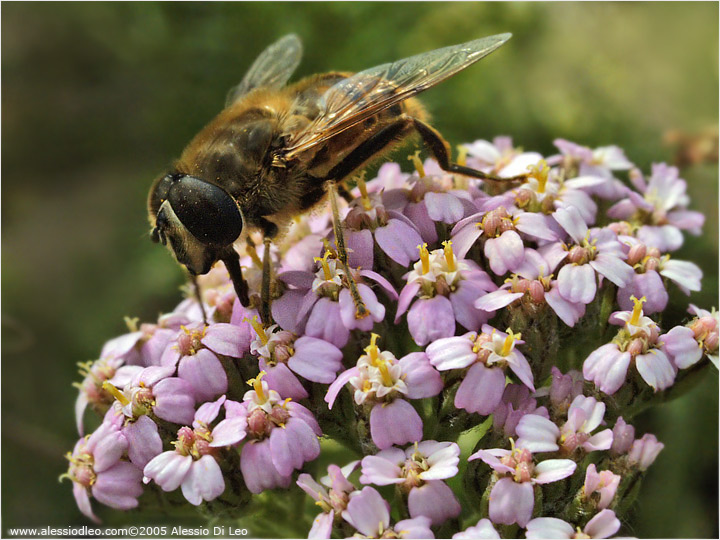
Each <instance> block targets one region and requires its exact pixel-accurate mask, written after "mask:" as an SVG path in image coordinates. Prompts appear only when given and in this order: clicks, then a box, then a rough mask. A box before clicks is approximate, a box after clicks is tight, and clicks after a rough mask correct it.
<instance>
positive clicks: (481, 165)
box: [462, 137, 542, 177]
mask: <svg viewBox="0 0 720 540" xmlns="http://www.w3.org/2000/svg"><path fill="white" fill-rule="evenodd" d="M462 147H463V148H464V149H465V150H466V151H467V164H468V166H469V167H474V168H476V169H478V170H480V171H482V172H485V173H490V174H494V175H496V176H501V177H510V176H517V175H519V174H523V173H525V172H527V168H528V166H529V165H534V164H536V163H538V162H539V161H540V160H541V159H542V156H541V155H540V154H538V153H537V152H522V151H521V150H520V149H518V148H515V147H513V143H512V138H511V137H495V138H494V139H493V140H492V143H491V142H488V141H486V140H483V139H480V140H477V141H475V142H472V143H465V144H463V145H462Z"/></svg>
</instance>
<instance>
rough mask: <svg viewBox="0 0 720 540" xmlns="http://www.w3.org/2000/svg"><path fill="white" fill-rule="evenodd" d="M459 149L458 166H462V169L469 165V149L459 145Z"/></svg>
mask: <svg viewBox="0 0 720 540" xmlns="http://www.w3.org/2000/svg"><path fill="white" fill-rule="evenodd" d="M457 149H458V157H457V164H458V165H461V166H462V167H465V166H466V165H467V155H468V149H467V147H466V146H463V145H459V146H458V147H457Z"/></svg>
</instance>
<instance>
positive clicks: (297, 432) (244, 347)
mask: <svg viewBox="0 0 720 540" xmlns="http://www.w3.org/2000/svg"><path fill="white" fill-rule="evenodd" d="M556 146H557V148H558V151H559V153H558V154H557V155H554V156H547V157H543V156H542V155H540V154H538V153H536V152H524V151H522V150H520V149H518V148H516V147H514V146H513V144H512V141H511V139H510V138H508V137H498V138H496V139H494V140H493V141H482V140H481V141H475V142H473V143H471V144H466V145H464V146H463V147H461V152H460V156H459V160H458V161H459V162H460V163H461V164H465V165H467V166H468V167H474V168H476V169H479V170H481V171H484V172H486V173H490V174H494V175H496V176H499V177H501V178H502V177H506V178H510V177H513V180H512V181H510V182H500V181H482V180H479V179H474V178H469V177H466V176H460V175H454V174H449V173H447V172H445V171H443V170H441V169H440V167H439V166H438V164H437V163H435V162H434V161H432V160H427V161H425V162H424V163H423V162H421V161H420V159H419V158H418V157H417V154H416V155H414V156H411V157H410V160H411V161H412V162H413V163H414V165H415V172H413V173H405V172H402V170H401V166H400V164H397V163H386V164H384V165H382V166H381V167H380V169H379V171H378V174H377V177H376V178H373V179H371V180H368V181H366V180H365V178H364V176H361V177H359V178H356V179H355V181H356V184H357V186H356V188H355V190H354V191H353V192H352V193H353V194H354V196H355V197H354V199H353V200H352V201H351V202H349V203H348V205H347V207H345V208H344V209H343V211H342V212H341V215H342V216H343V217H342V223H341V224H340V226H341V229H342V231H343V235H344V238H345V241H346V242H345V244H346V246H347V247H348V253H347V254H348V264H347V265H345V264H343V263H341V260H342V259H341V254H340V253H338V247H337V246H338V244H340V242H336V238H335V236H334V233H333V227H332V221H331V219H330V218H329V212H325V213H316V214H315V215H313V216H304V217H301V218H300V219H298V220H297V221H296V223H294V224H293V225H292V227H291V228H290V230H288V231H286V232H285V234H284V235H282V236H280V240H279V242H277V243H276V244H274V245H273V246H272V247H271V251H270V253H269V258H270V260H271V266H272V276H273V282H272V287H271V296H272V304H271V310H270V311H271V314H272V318H273V321H271V322H268V324H262V323H261V322H260V317H259V312H260V311H262V310H261V295H260V287H261V282H262V277H261V276H262V262H261V254H258V253H257V252H256V250H255V247H253V246H254V245H262V242H261V241H259V240H260V239H259V238H254V239H253V243H252V245H251V244H248V246H240V245H238V246H236V248H237V249H238V250H239V252H240V254H241V264H242V266H243V272H244V275H245V276H246V278H247V281H248V283H249V287H250V299H251V307H243V306H242V305H241V304H240V302H239V300H238V299H237V298H236V296H235V292H234V288H233V286H232V283H231V281H230V278H229V275H228V272H227V271H226V270H225V268H224V266H223V264H222V263H218V264H216V265H215V267H214V268H213V269H212V270H211V271H210V273H208V274H207V275H205V276H199V277H198V280H197V281H198V284H199V291H198V293H199V294H190V292H189V293H188V295H187V298H185V299H184V300H183V301H182V302H181V303H180V304H179V305H178V306H177V307H176V308H175V309H174V310H173V311H172V312H171V313H168V314H166V315H163V316H161V317H160V318H159V319H158V320H157V321H155V322H152V323H142V324H138V321H136V320H130V319H127V324H128V329H129V332H128V333H127V334H125V335H122V336H119V337H117V338H114V339H112V340H110V341H108V342H107V343H106V345H105V346H104V347H103V348H102V351H101V353H100V355H99V358H98V359H97V360H95V361H94V362H86V363H82V364H80V373H81V375H82V381H81V382H79V383H78V384H77V388H78V390H79V394H78V398H77V401H76V406H75V420H76V425H77V430H78V434H79V436H80V439H79V440H78V442H77V443H76V445H75V447H74V449H73V450H72V452H69V453H68V454H67V459H68V461H69V467H68V470H67V473H65V474H63V475H62V478H67V479H69V480H71V482H72V491H73V495H74V496H75V499H76V501H77V504H78V508H79V509H80V511H81V512H82V513H83V514H85V515H86V516H87V517H89V518H90V519H92V520H94V521H99V518H98V517H97V516H96V514H95V512H96V508H97V507H96V505H95V504H96V503H100V504H101V505H105V506H108V507H111V508H114V509H116V510H122V511H127V510H131V509H134V508H138V507H139V508H141V509H142V508H146V507H150V506H151V505H153V504H156V503H157V501H160V504H161V506H167V505H172V506H173V507H176V506H178V505H182V504H186V505H187V508H189V509H191V508H194V507H199V508H200V510H201V512H202V514H203V515H204V516H206V517H213V519H215V520H216V522H221V521H217V520H224V519H233V518H240V517H243V516H244V517H243V519H251V515H252V514H257V515H258V516H265V517H264V518H262V519H260V518H258V519H256V520H254V521H248V523H252V528H251V531H250V532H251V533H252V534H253V535H261V534H265V535H270V536H288V537H294V536H299V535H303V536H304V535H307V536H308V537H309V538H331V537H350V536H354V537H362V538H433V537H435V536H438V537H448V538H449V537H452V538H514V537H525V538H591V537H592V538H607V537H610V536H613V535H615V534H618V533H619V532H620V531H621V523H622V522H623V521H622V520H623V517H624V513H625V512H626V511H627V509H628V508H629V507H631V505H632V503H633V499H634V498H635V497H636V496H637V495H638V485H639V481H640V480H641V479H642V477H643V476H644V475H645V474H646V471H647V470H648V468H649V467H650V466H651V465H652V463H653V462H654V460H655V459H656V457H657V456H658V454H659V453H660V452H661V450H662V449H663V444H662V443H661V442H659V441H658V440H657V438H656V437H655V436H654V435H652V434H650V433H645V434H643V435H641V436H639V437H637V436H636V433H635V428H634V427H633V426H632V425H631V424H630V423H629V422H631V421H632V420H633V418H634V415H636V414H637V413H638V412H639V411H642V410H643V409H645V408H646V407H647V406H649V405H651V404H654V403H657V402H659V401H661V400H663V399H664V398H666V397H669V396H671V395H672V396H674V395H675V393H677V392H673V391H674V390H676V389H677V388H680V387H679V385H678V383H679V382H681V381H683V380H684V379H685V378H686V377H688V376H689V375H690V373H691V372H693V373H696V372H698V371H700V370H704V369H712V368H709V367H708V366H709V365H710V363H714V364H715V366H717V364H718V332H719V330H720V320H719V318H718V312H717V311H716V310H714V309H713V310H712V311H707V310H705V309H701V308H699V307H697V306H695V305H693V304H690V305H689V308H688V309H687V312H688V315H687V316H686V317H685V318H684V319H680V320H674V319H672V314H668V310H667V307H668V306H669V304H670V298H671V297H670V295H669V294H668V291H669V290H670V289H672V288H677V289H679V290H680V291H682V292H683V293H685V294H690V293H691V292H694V291H699V290H700V289H701V278H702V272H701V270H700V269H699V268H698V267H697V266H696V265H695V264H694V263H692V262H689V261H683V260H679V259H677V258H676V257H675V255H674V252H675V251H676V250H677V249H678V248H680V247H681V245H682V243H683V241H684V234H685V233H690V234H698V233H699V232H700V228H701V227H702V225H703V216H702V215H701V214H699V213H698V212H695V211H692V210H689V209H688V207H689V204H690V201H689V199H688V196H687V193H686V184H685V181H684V180H682V179H681V178H680V172H679V171H678V170H677V169H676V168H674V167H671V166H668V165H665V164H655V165H653V166H652V169H651V172H650V175H649V177H648V178H647V179H646V177H645V176H643V174H642V173H641V172H640V171H639V170H638V169H637V168H635V167H634V166H633V164H632V163H631V162H630V161H628V159H627V158H626V157H625V155H624V153H623V151H622V150H621V149H619V148H617V147H613V146H608V147H602V148H597V149H594V150H593V149H590V148H586V147H583V146H580V145H578V144H575V143H572V142H569V141H565V140H560V139H559V140H557V141H556ZM519 175H525V177H524V179H523V178H522V177H519ZM618 176H619V177H618ZM623 178H624V179H625V180H623ZM359 301H361V302H362V303H363V304H364V307H365V309H364V310H359V309H358V302H359ZM200 302H201V303H200ZM263 313H264V311H263ZM675 313H677V310H676V311H675ZM661 317H662V318H661ZM91 414H92V416H93V418H92V419H91V418H90V416H91ZM321 456H322V458H323V460H324V461H323V463H324V465H323V469H322V470H323V471H324V470H327V473H328V475H327V476H322V474H323V473H322V472H321V471H320V469H319V467H318V458H320V457H321ZM325 458H327V459H325ZM328 462H330V464H329V465H328ZM146 494H151V495H147V496H146ZM308 496H309V498H310V499H311V500H312V502H313V503H314V504H310V499H307V497H308ZM264 506H267V508H272V510H269V511H268V512H271V513H267V512H266V513H263V507H264ZM310 507H312V510H308V511H305V512H304V511H303V509H309V508H310ZM289 516H294V517H293V518H292V519H290V517H289ZM243 523H245V522H243Z"/></svg>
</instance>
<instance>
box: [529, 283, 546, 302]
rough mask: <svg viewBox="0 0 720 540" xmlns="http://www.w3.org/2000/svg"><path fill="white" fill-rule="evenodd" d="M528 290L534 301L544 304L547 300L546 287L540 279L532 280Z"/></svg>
mask: <svg viewBox="0 0 720 540" xmlns="http://www.w3.org/2000/svg"><path fill="white" fill-rule="evenodd" d="M528 292H529V293H530V298H532V301H533V302H535V303H536V304H542V303H543V302H544V301H545V287H544V286H543V284H542V283H540V282H539V281H538V280H533V281H531V282H530V288H529V291H528Z"/></svg>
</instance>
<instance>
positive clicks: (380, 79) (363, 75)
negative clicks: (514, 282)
mask: <svg viewBox="0 0 720 540" xmlns="http://www.w3.org/2000/svg"><path fill="white" fill-rule="evenodd" d="M511 35H512V34H498V35H496V36H489V37H486V38H482V39H476V40H475V41H469V42H467V43H462V44H460V45H453V46H451V47H445V48H443V49H437V50H434V51H430V52H426V53H422V54H418V55H416V56H411V57H410V58H405V59H404V60H398V61H397V62H392V63H390V64H383V65H381V66H377V67H374V68H372V69H368V70H366V71H361V72H360V73H356V74H355V75H353V76H351V77H349V78H347V79H344V80H342V81H340V82H339V83H337V84H336V85H334V86H332V87H331V88H329V89H328V90H327V91H326V92H325V94H324V95H323V97H322V100H321V103H320V108H321V113H320V114H319V115H318V116H317V118H316V119H315V120H313V121H312V122H311V123H310V124H309V125H308V127H307V128H305V129H304V130H303V131H301V132H300V133H298V134H297V135H296V136H294V137H293V138H292V139H291V140H290V141H289V144H288V145H287V146H286V152H285V159H292V158H293V157H294V156H296V155H297V154H300V153H302V152H304V151H306V150H309V149H310V148H312V147H313V146H315V145H318V144H321V143H322V142H324V141H326V140H328V139H330V138H332V137H334V136H335V135H337V134H338V133H341V132H343V131H345V130H346V129H348V128H350V127H352V126H354V125H356V124H358V123H360V122H362V121H363V120H366V119H367V118H370V117H371V116H374V115H376V114H377V113H379V112H381V111H383V110H384V109H387V108H389V107H392V106H393V105H395V104H397V103H400V102H401V101H403V100H406V99H408V98H409V97H412V96H414V95H416V94H418V93H420V92H422V91H423V90H427V89H428V88H430V87H432V86H435V85H436V84H438V83H440V82H442V81H444V80H445V79H447V78H448V77H451V76H452V75H455V74H456V73H458V72H459V71H462V70H463V69H465V68H466V67H468V66H470V65H471V64H473V63H475V62H477V61H478V60H480V59H481V58H483V57H484V56H487V55H488V54H490V53H491V52H493V51H494V50H495V49H497V48H498V47H500V46H501V45H502V44H503V43H505V42H506V41H507V40H508V39H510V37H511Z"/></svg>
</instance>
